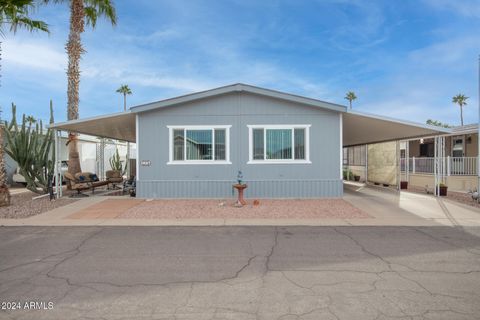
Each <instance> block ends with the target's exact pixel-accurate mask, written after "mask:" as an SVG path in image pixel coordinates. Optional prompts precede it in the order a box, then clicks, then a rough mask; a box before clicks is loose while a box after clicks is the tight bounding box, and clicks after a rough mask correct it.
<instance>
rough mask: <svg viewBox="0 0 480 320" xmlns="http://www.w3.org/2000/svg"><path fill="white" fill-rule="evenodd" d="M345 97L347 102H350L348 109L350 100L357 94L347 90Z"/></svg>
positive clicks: (355, 97)
mask: <svg viewBox="0 0 480 320" xmlns="http://www.w3.org/2000/svg"><path fill="white" fill-rule="evenodd" d="M345 99H347V100H348V102H349V103H350V109H352V101H353V100H355V99H357V96H356V95H355V92H353V91H348V92H347V94H346V95H345Z"/></svg>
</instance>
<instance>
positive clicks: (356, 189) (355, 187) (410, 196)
mask: <svg viewBox="0 0 480 320" xmlns="http://www.w3.org/2000/svg"><path fill="white" fill-rule="evenodd" d="M107 199H115V201H112V200H108V201H105V200H107ZM344 200H346V201H347V202H349V203H350V204H352V205H353V206H355V207H357V208H359V209H361V210H362V211H363V212H365V213H367V214H368V215H370V216H371V218H346V219H332V218H322V219H241V218H235V219H228V218H227V219H225V218H211V219H135V218H128V219H122V218H118V217H119V216H120V215H121V214H122V213H123V212H124V211H126V210H127V209H129V208H130V207H132V206H135V205H137V204H138V203H139V202H141V201H144V200H141V199H131V198H128V197H104V196H102V197H89V198H85V199H81V200H80V201H77V202H75V203H73V204H71V205H67V206H64V207H61V208H57V209H55V210H52V211H49V212H47V213H43V214H40V215H37V216H33V217H30V218H27V219H0V225H5V226H19V225H24V226H223V225H232V226H235V225H245V226H246V225H266V226H288V225H309V226H349V225H355V226H442V225H446V226H480V210H479V209H478V208H474V207H470V206H467V205H463V204H459V203H456V202H452V201H449V200H443V199H441V198H440V199H439V198H435V197H433V196H431V195H422V194H416V193H409V192H401V193H397V192H395V191H392V190H384V189H381V188H375V187H364V186H362V185H360V184H346V185H345V195H344ZM93 205H94V206H95V207H91V206H93ZM89 207H90V208H89ZM92 208H93V209H92Z"/></svg>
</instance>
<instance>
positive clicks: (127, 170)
mask: <svg viewBox="0 0 480 320" xmlns="http://www.w3.org/2000/svg"><path fill="white" fill-rule="evenodd" d="M125 161H126V162H127V163H126V164H125V174H126V175H127V180H128V179H129V178H130V142H128V141H127V159H125Z"/></svg>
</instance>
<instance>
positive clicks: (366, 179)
mask: <svg viewBox="0 0 480 320" xmlns="http://www.w3.org/2000/svg"><path fill="white" fill-rule="evenodd" d="M367 182H368V144H366V145H365V184H367Z"/></svg>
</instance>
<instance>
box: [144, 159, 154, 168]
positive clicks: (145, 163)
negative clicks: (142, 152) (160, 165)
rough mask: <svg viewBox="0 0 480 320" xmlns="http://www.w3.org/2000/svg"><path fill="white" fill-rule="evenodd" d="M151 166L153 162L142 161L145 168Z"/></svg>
mask: <svg viewBox="0 0 480 320" xmlns="http://www.w3.org/2000/svg"><path fill="white" fill-rule="evenodd" d="M151 164H152V161H150V160H142V166H143V167H150V165H151Z"/></svg>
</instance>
